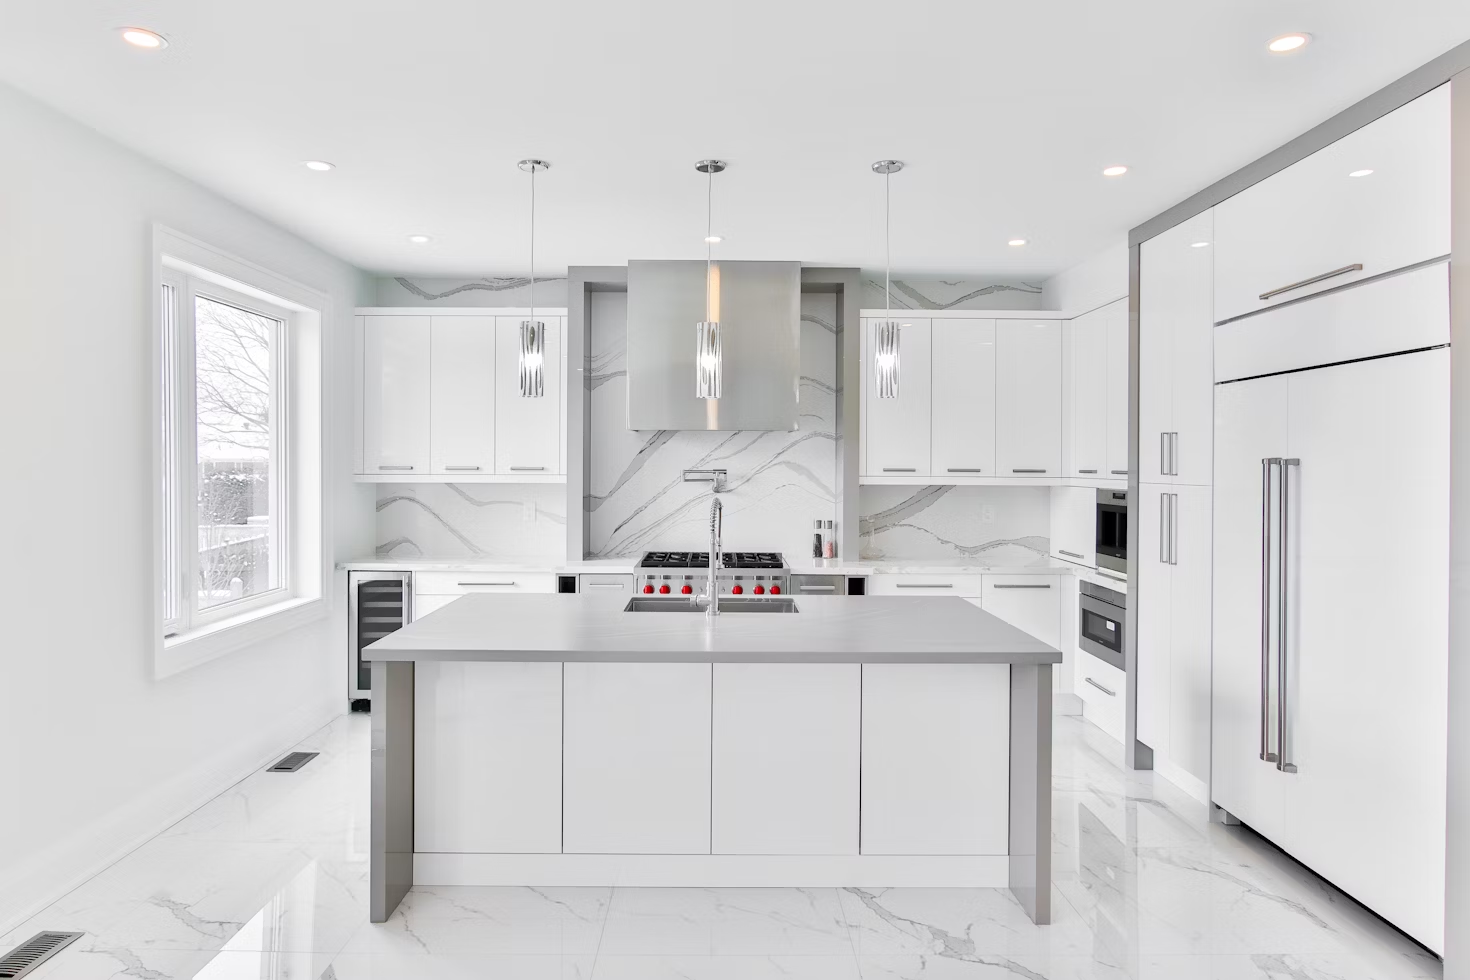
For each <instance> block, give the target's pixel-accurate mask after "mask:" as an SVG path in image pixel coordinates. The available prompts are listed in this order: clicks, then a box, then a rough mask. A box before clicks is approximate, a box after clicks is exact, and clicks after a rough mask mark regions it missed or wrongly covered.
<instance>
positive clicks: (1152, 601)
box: [1129, 483, 1209, 756]
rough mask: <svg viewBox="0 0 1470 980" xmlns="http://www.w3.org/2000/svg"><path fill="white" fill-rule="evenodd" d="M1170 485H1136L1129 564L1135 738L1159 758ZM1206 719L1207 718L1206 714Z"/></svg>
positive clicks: (1165, 708)
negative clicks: (1133, 579)
mask: <svg viewBox="0 0 1470 980" xmlns="http://www.w3.org/2000/svg"><path fill="white" fill-rule="evenodd" d="M1173 489H1174V488H1173V487H1171V486H1169V485H1167V484H1159V483H1141V484H1139V486H1138V503H1137V506H1136V507H1135V508H1134V513H1136V514H1137V515H1138V521H1139V524H1138V555H1137V557H1135V558H1133V559H1132V561H1131V562H1130V564H1132V566H1133V568H1134V569H1135V570H1136V571H1137V575H1138V588H1137V590H1136V591H1135V593H1134V594H1132V595H1130V596H1129V602H1130V603H1132V604H1134V605H1136V606H1137V607H1138V616H1137V619H1136V622H1137V627H1138V637H1137V643H1136V648H1137V651H1138V688H1137V689H1138V740H1139V741H1140V742H1142V743H1143V744H1145V745H1147V746H1148V747H1149V748H1151V749H1153V750H1154V751H1155V752H1158V753H1159V754H1160V755H1165V756H1167V755H1168V754H1169V673H1170V666H1171V665H1170V658H1171V652H1170V647H1169V629H1170V623H1171V620H1172V614H1173V608H1174V607H1173V588H1172V585H1173V575H1172V573H1171V566H1170V564H1169V538H1170V535H1171V532H1172V526H1171V525H1172V510H1171V508H1172V505H1173V497H1172V493H1173ZM1205 716H1206V717H1209V714H1208V711H1207V712H1206V715H1205Z"/></svg>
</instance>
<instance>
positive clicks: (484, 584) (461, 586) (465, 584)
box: [456, 580, 515, 589]
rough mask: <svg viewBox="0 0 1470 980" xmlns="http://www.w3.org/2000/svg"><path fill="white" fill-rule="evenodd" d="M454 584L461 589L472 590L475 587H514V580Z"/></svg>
mask: <svg viewBox="0 0 1470 980" xmlns="http://www.w3.org/2000/svg"><path fill="white" fill-rule="evenodd" d="M456 584H458V585H459V587H460V588H462V589H469V588H474V587H475V586H481V587H484V586H491V585H501V586H509V585H515V582H514V580H512V581H510V582H459V583H456Z"/></svg>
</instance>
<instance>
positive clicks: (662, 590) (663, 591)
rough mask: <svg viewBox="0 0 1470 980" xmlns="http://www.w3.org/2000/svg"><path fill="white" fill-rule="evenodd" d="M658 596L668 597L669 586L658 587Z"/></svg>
mask: <svg viewBox="0 0 1470 980" xmlns="http://www.w3.org/2000/svg"><path fill="white" fill-rule="evenodd" d="M658 594H659V595H668V594H669V587H668V586H667V585H660V586H659V587H658Z"/></svg>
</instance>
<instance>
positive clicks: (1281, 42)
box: [1266, 34, 1312, 54]
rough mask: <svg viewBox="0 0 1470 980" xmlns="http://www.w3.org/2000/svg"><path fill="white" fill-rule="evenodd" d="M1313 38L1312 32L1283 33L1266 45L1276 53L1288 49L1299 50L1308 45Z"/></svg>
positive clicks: (1284, 51) (1283, 52) (1281, 52)
mask: <svg viewBox="0 0 1470 980" xmlns="http://www.w3.org/2000/svg"><path fill="white" fill-rule="evenodd" d="M1311 39H1312V35H1310V34H1283V35H1281V36H1280V37H1273V38H1272V39H1271V43H1270V44H1268V45H1266V47H1268V48H1270V49H1271V50H1272V51H1273V52H1275V53H1276V54H1285V53H1286V52H1288V51H1298V50H1300V49H1302V48H1304V47H1306V46H1307V42H1308V41H1310V40H1311Z"/></svg>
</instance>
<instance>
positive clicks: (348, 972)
mask: <svg viewBox="0 0 1470 980" xmlns="http://www.w3.org/2000/svg"><path fill="white" fill-rule="evenodd" d="M593 960H594V956H593V954H592V953H579V954H572V955H567V956H562V955H557V954H534V953H529V954H528V953H521V954H517V953H468V952H460V953H410V952H382V953H343V954H342V955H340V956H338V957H337V958H336V959H335V960H333V961H332V964H331V966H330V967H329V968H328V969H327V970H326V971H325V972H323V973H322V974H321V977H320V980H591V977H592V967H593ZM222 980H223V978H222ZM240 980H247V978H244V977H242V978H240ZM248 980H259V978H258V977H250V978H248Z"/></svg>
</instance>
